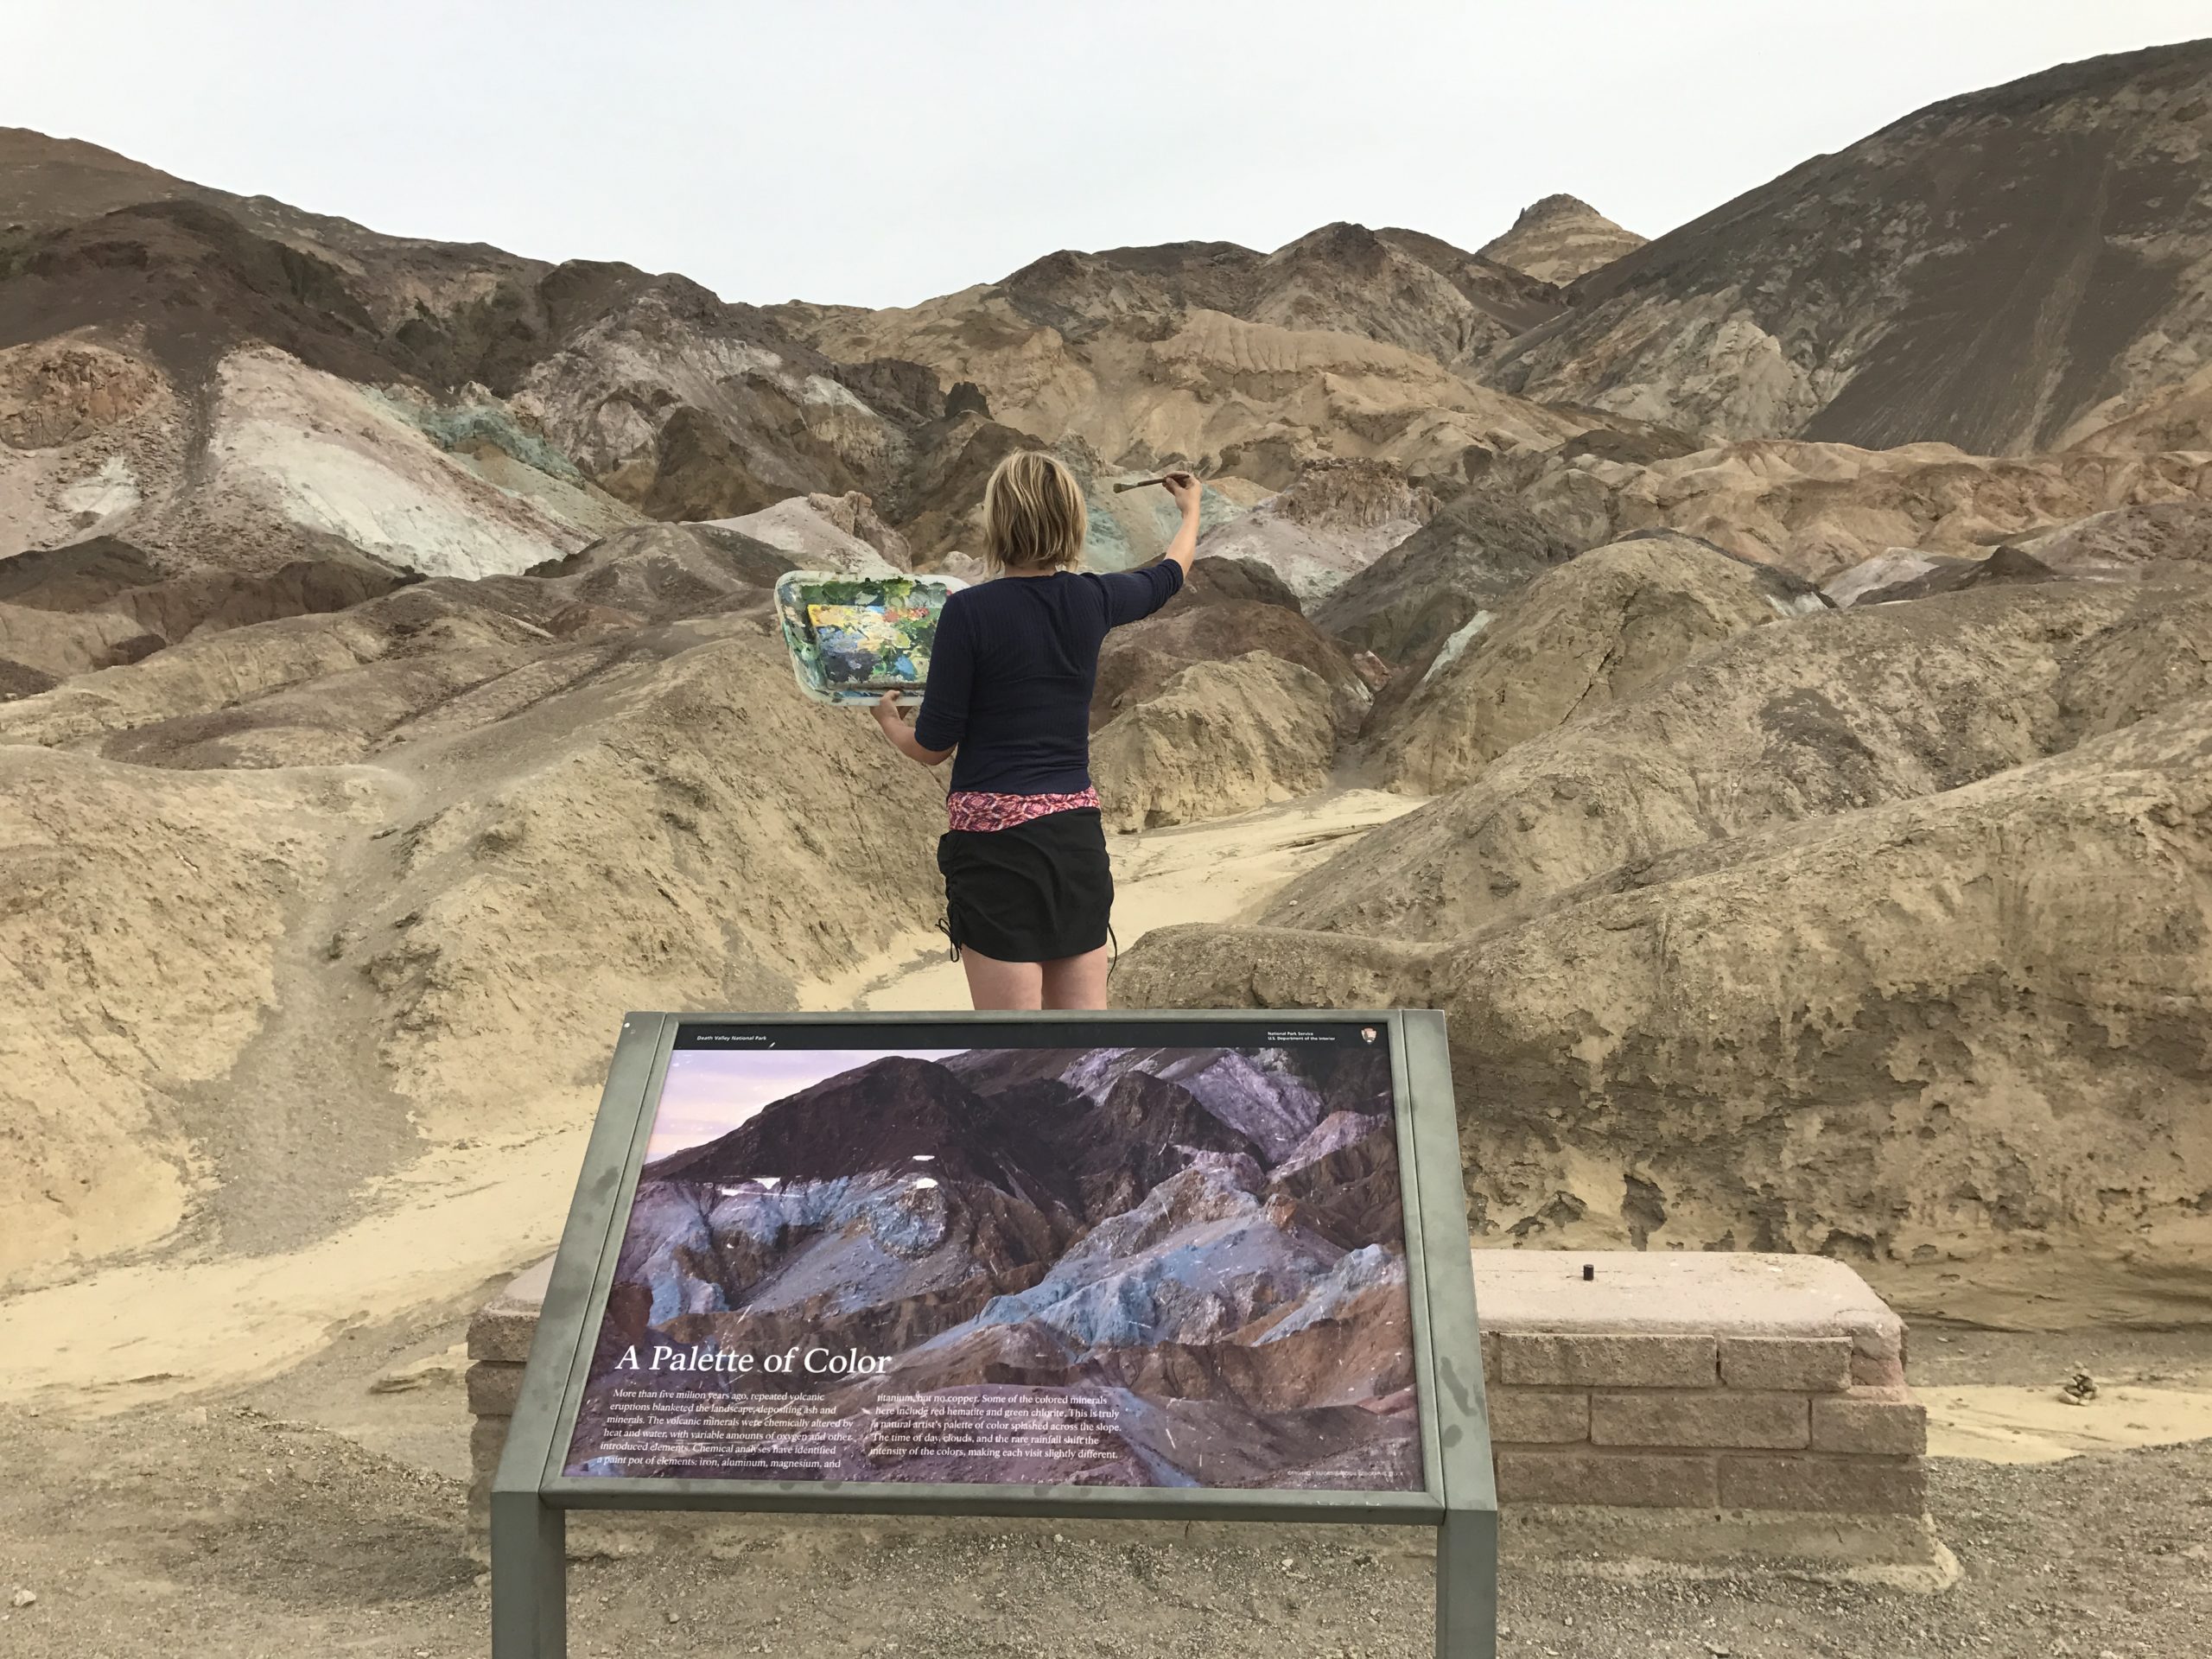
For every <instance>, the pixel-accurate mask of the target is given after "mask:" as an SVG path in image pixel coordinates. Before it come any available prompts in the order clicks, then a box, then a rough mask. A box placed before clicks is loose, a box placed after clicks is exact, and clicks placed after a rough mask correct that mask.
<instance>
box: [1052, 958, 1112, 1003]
mask: <svg viewBox="0 0 2212 1659" xmlns="http://www.w3.org/2000/svg"><path fill="white" fill-rule="evenodd" d="M1111 965H1112V958H1111V957H1109V956H1108V955H1107V954H1106V947H1105V946H1104V945H1103V944H1102V945H1100V946H1099V947H1098V948H1097V949H1096V950H1086V951H1084V954H1083V955H1081V956H1079V957H1061V958H1060V959H1059V960H1058V962H1048V963H1045V964H1044V969H1045V1002H1044V1006H1045V1007H1048V1008H1103V1007H1105V1006H1106V969H1108V968H1109V967H1110V966H1111Z"/></svg>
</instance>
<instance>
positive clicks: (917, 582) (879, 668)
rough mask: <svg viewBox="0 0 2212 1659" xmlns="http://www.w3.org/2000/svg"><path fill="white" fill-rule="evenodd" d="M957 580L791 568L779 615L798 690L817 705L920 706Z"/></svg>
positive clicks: (782, 580)
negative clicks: (889, 702)
mask: <svg viewBox="0 0 2212 1659" xmlns="http://www.w3.org/2000/svg"><path fill="white" fill-rule="evenodd" d="M966 586H967V583H965V582H962V581H961V580H960V579H959V578H958V577H957V576H906V575H900V576H855V575H846V574H844V573H842V572H840V571H835V570H787V571H785V573H784V574H783V575H781V576H779V578H777V581H776V614H777V616H778V617H779V619H780V620H781V621H782V623H783V627H784V644H785V645H786V646H788V647H789V648H790V651H791V673H792V675H793V676H794V677H796V678H797V679H798V689H799V690H801V691H802V692H804V694H805V695H806V696H810V697H812V698H813V699H814V700H815V701H816V702H836V703H861V702H875V701H876V700H877V699H878V698H879V697H880V696H883V694H884V693H885V692H887V691H889V692H893V693H895V694H897V696H898V697H899V701H900V702H919V701H920V700H921V695H922V687H923V685H924V684H925V683H926V682H927V681H928V679H929V674H930V650H931V646H932V645H934V644H935V643H936V640H937V624H938V616H939V615H940V613H943V611H944V601H945V600H946V599H947V598H948V597H950V594H952V592H953V591H954V590H955V589H956V588H964V587H966Z"/></svg>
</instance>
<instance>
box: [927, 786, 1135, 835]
mask: <svg viewBox="0 0 2212 1659" xmlns="http://www.w3.org/2000/svg"><path fill="white" fill-rule="evenodd" d="M1097 804H1098V791H1097V790H1096V789H1095V788H1093V789H1086V790H1081V791H1077V793H1075V794H1073V795H991V794H986V793H985V792H984V791H982V790H978V789H957V790H955V791H952V793H951V794H950V795H948V796H946V797H945V798H944V810H945V816H946V817H949V818H950V819H951V820H952V827H953V828H954V829H1013V828H1014V825H1015V824H1017V823H1028V822H1029V820H1030V819H1032V818H1042V817H1049V816H1050V815H1051V814H1052V813H1054V812H1072V811H1074V810H1076V809H1077V808H1078V807H1084V806H1090V807H1095V806H1096V805H1097Z"/></svg>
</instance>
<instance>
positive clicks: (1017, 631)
mask: <svg viewBox="0 0 2212 1659" xmlns="http://www.w3.org/2000/svg"><path fill="white" fill-rule="evenodd" d="M1182 585H1183V567H1182V566H1181V565H1179V564H1178V563H1175V562H1174V561H1173V559H1163V560H1161V561H1160V563H1158V564H1149V565H1147V566H1145V567H1144V569H1141V570H1117V571H1115V572H1113V573H1112V574H1111V575H1091V574H1090V572H1088V571H1070V570H1063V571H1060V572H1058V573H1057V574H1056V575H1049V576H1001V577H999V578H998V579H997V580H995V581H993V582H982V583H980V584H979V585H977V586H976V587H973V588H961V589H959V590H958V591H957V592H956V593H954V594H952V595H951V597H950V598H949V599H947V600H946V601H945V603H944V614H943V615H942V616H941V617H940V618H939V619H938V627H937V642H936V644H935V645H934V646H933V647H932V648H931V652H930V677H929V683H928V685H927V686H926V687H925V689H924V690H923V694H922V707H921V711H920V713H918V715H915V716H914V741H915V742H917V743H918V744H920V745H921V746H922V747H924V748H925V749H957V750H958V751H959V753H958V754H957V755H956V756H954V757H953V761H952V787H953V788H954V789H957V790H981V791H987V792H988V793H991V794H995V795H1064V794H1065V795H1072V794H1076V793H1077V792H1079V791H1083V790H1086V789H1088V788H1090V694H1091V690H1092V688H1093V687H1094V686H1095V685H1096V683H1097V679H1098V647H1099V645H1101V644H1102V643H1103V641H1104V639H1105V638H1106V632H1107V630H1108V629H1109V628H1116V627H1119V626H1121V625H1122V624H1123V623H1125V622H1135V621H1138V620H1141V619H1142V618H1144V617H1147V616H1150V615H1151V614H1152V613H1154V611H1156V610H1158V609H1159V608H1160V607H1161V606H1163V605H1165V604H1166V602H1167V601H1169V600H1171V599H1173V597H1174V596H1175V590H1176V589H1177V588H1180V587H1181V586H1182Z"/></svg>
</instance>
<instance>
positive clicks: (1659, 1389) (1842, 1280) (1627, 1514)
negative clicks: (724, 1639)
mask: <svg viewBox="0 0 2212 1659" xmlns="http://www.w3.org/2000/svg"><path fill="white" fill-rule="evenodd" d="M1474 1263H1475V1298H1476V1306H1477V1308H1478V1313H1479V1315H1480V1318H1481V1322H1482V1330H1483V1374H1484V1380H1485V1383H1486V1386H1487V1388H1488V1390H1489V1398H1490V1414H1491V1446H1492V1450H1493V1452H1494V1456H1495V1463H1496V1468H1497V1491H1498V1503H1499V1510H1500V1513H1501V1521H1502V1527H1503V1540H1504V1546H1505V1548H1506V1550H1507V1553H1508V1554H1516V1553H1517V1554H1523V1555H1535V1556H1541V1557H1546V1558H1552V1559H1564V1560H1573V1561H1575V1562H1577V1563H1580V1564H1582V1565H1586V1566H1591V1567H1596V1568H1600V1569H1602V1567H1605V1566H1606V1565H1610V1564H1613V1563H1618V1562H1625V1561H1638V1560H1643V1561H1651V1560H1658V1561H1673V1562H1680V1563H1685V1564H1693V1565H1713V1566H1725V1565H1732V1564H1738V1563H1758V1564H1763V1565H1767V1566H1772V1567H1785V1568H1789V1569H1792V1570H1797V1571H1808V1572H1814V1573H1850V1574H1852V1575H1854V1576H1860V1575H1866V1574H1868V1573H1872V1575H1874V1576H1878V1577H1882V1578H1885V1579H1889V1580H1891V1581H1894V1582H1897V1583H1901V1584H1915V1585H1921V1586H1928V1587H1934V1586H1938V1585H1940V1584H1941V1583H1943V1582H1947V1581H1948V1577H1949V1575H1950V1574H1951V1573H1953V1572H1954V1571H1955V1568H1954V1567H1953V1566H1952V1564H1951V1560H1950V1556H1949V1554H1948V1551H1946V1550H1945V1549H1944V1548H1942V1545H1941V1544H1940V1543H1939V1542H1938V1541H1936V1536H1935V1534H1934V1532H1933V1530H1932V1529H1931V1528H1930V1526H1929V1522H1928V1518H1927V1500H1926V1472H1925V1465H1924V1463H1923V1455H1924V1453H1925V1452H1926V1450H1927V1439H1928V1431H1927V1419H1926V1414H1925V1413H1924V1412H1923V1409H1922V1408H1921V1406H1920V1405H1919V1404H1918V1402H1916V1401H1915V1400H1914V1399H1913V1397H1912V1394H1911V1391H1910V1389H1907V1388H1906V1387H1905V1382H1904V1324H1903V1322H1902V1321H1901V1320H1899V1319H1898V1318H1897V1315H1896V1314H1895V1313H1891V1311H1890V1309H1889V1308H1888V1307H1887V1306H1885V1304H1884V1303H1883V1301H1882V1300H1881V1299H1880V1298H1879V1297H1878V1296H1876V1295H1875V1294H1874V1293H1873V1292H1872V1290H1871V1289H1869V1288H1868V1287H1867V1286H1866V1281H1863V1280H1862V1279H1860V1278H1859V1275H1858V1274H1855V1273H1853V1271H1852V1270H1851V1269H1850V1268H1847V1267H1846V1266H1844V1265H1843V1264H1842V1263H1841V1262H1831V1261H1827V1260H1824V1259H1822V1258H1820V1257H1816V1256H1802V1255H1724V1254H1719V1253H1717V1252H1704V1251H1700V1252H1696V1253H1688V1252H1684V1253H1674V1252H1666V1253H1649V1252H1639V1251H1632V1250H1620V1251H1600V1252H1596V1253H1581V1252H1572V1251H1564V1250H1481V1249H1478V1250H1477V1251H1476V1252H1475V1253H1474ZM551 1266H552V1264H551V1262H540V1263H539V1264H538V1265H537V1266H536V1267H534V1268H531V1269H529V1270H528V1271H527V1272H525V1273H524V1274H520V1275H519V1276H518V1277H517V1278H516V1279H515V1280H514V1281H512V1283H510V1284H509V1285H508V1286H507V1287H506V1288H505V1289H504V1290H503V1291H501V1292H500V1293H499V1295H497V1296H496V1297H494V1298H493V1300H491V1301H490V1302H488V1303H486V1305H485V1306H483V1307H482V1308H481V1309H480V1310H479V1311H478V1313H477V1314H476V1316H475V1318H474V1319H473V1320H472V1321H471V1322H470V1325H469V1328H468V1352H469V1357H470V1358H471V1360H472V1361H474V1363H473V1364H472V1365H471V1366H470V1368H469V1372H468V1405H469V1409H470V1411H471V1412H472V1413H474V1416H475V1426H474V1431H473V1433H472V1434H471V1437H470V1442H469V1445H470V1452H471V1453H472V1457H473V1460H474V1483H473V1484H472V1485H471V1487H470V1491H469V1515H470V1520H471V1522H472V1530H473V1532H474V1535H475V1536H476V1537H477V1538H478V1539H479V1541H480V1540H481V1536H482V1528H483V1522H484V1517H485V1514H486V1497H487V1494H488V1492H489V1491H490V1487H491V1479H492V1471H493V1467H494V1465H496V1464H497V1463H498V1461H499V1451H500V1447H501V1446H502V1445H503V1444H504V1443H505V1439H506V1428H507V1418H508V1415H509V1414H511V1413H512V1411H513V1409H514V1404H515V1397H516V1395H517V1393H518V1390H519V1389H520V1387H521V1383H522V1372H523V1363H524V1361H525V1360H526V1359H527V1358H528V1357H529V1355H530V1343H531V1337H532V1335H533V1334H534V1333H535V1332H536V1331H537V1315H538V1309H539V1306H540V1305H541V1303H542V1302H543V1299H544V1295H545V1286H546V1281H547V1278H548V1275H549V1274H550V1269H551ZM1586 1267H1587V1268H1590V1269H1591V1274H1590V1277H1589V1278H1587V1279H1585V1278H1584V1277H1583V1271H1584V1268H1586ZM702 1524H712V1525H715V1526H717V1527H722V1528H728V1526H730V1525H731V1524H732V1522H731V1520H730V1518H729V1517H727V1516H723V1517H716V1518H715V1519H714V1520H713V1521H712V1522H705V1521H703V1520H702V1518H699V1517H689V1516H632V1515H627V1514H625V1515H621V1516H614V1515H608V1514H603V1513H594V1514H588V1515H587V1514H581V1513H579V1514H574V1515H572V1516H570V1543H571V1548H572V1549H574V1550H575V1551H577V1552H578V1553H582V1554H594V1553H628V1552H630V1551H632V1550H634V1549H637V1548H650V1547H651V1545H652V1540H653V1538H654V1536H655V1535H658V1534H660V1533H663V1532H664V1531H666V1530H667V1529H670V1528H671V1527H675V1528H696V1527H697V1526H700V1525H702ZM764 1524H772V1525H773V1526H775V1527H777V1528H779V1529H788V1528H790V1527H791V1526H793V1525H839V1524H842V1525H846V1526H864V1527H865V1528H866V1529H868V1530H869V1531H871V1532H880V1531H882V1530H884V1529H897V1528H899V1527H900V1526H902V1525H906V1524H912V1523H907V1522H899V1521H897V1520H891V1519H886V1518H883V1517H875V1518H871V1519H869V1520H868V1521H866V1522H852V1521H842V1522H841V1521H836V1520H831V1519H826V1518H825V1519H823V1520H821V1521H803V1520H800V1519H798V1518H797V1517H793V1516H776V1517H773V1518H772V1522H764ZM924 1524H926V1525H927V1526H928V1527H929V1528H930V1529H931V1531H932V1532H938V1533H941V1532H942V1531H943V1530H944V1527H945V1522H943V1521H942V1520H931V1521H929V1522H926V1523H924ZM982 1524H983V1525H985V1526H988V1527H989V1528H991V1529H996V1530H1000V1531H1004V1530H1007V1529H1008V1528H1009V1527H1011V1526H1013V1525H1014V1524H1016V1523H1013V1522H1005V1521H993V1522H983V1523H982ZM1063 1524H1064V1523H1063Z"/></svg>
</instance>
